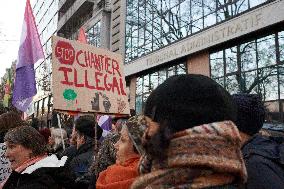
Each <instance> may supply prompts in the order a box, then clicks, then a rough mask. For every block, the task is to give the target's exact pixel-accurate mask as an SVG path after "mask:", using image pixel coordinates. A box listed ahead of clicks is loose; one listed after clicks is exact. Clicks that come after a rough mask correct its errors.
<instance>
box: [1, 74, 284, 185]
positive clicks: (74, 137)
mask: <svg viewBox="0 0 284 189" xmlns="http://www.w3.org/2000/svg"><path fill="white" fill-rule="evenodd" d="M104 118H105V117H104ZM109 118H110V117H109ZM264 121H265V107H264V105H263V103H262V101H261V97H260V96H259V95H256V94H234V95H230V94H229V93H228V92H227V91H226V90H225V89H224V88H223V87H222V86H220V85H219V84H218V83H216V82H215V81H213V80H212V79H210V78H209V77H206V76H202V75H194V74H186V75H178V76H172V77H170V78H168V79H167V80H166V81H165V82H164V83H162V84H161V85H159V86H158V87H157V88H156V89H154V90H153V91H152V93H151V94H150V95H149V97H148V99H147V101H146V103H145V107H144V111H143V114H141V115H134V114H132V115H131V116H130V117H123V118H119V119H114V120H113V122H108V125H107V126H106V125H104V126H103V125H102V124H101V121H100V120H97V119H96V118H95V117H94V116H90V115H83V116H80V117H79V118H77V119H76V120H75V121H74V124H73V128H72V133H71V134H68V132H67V131H66V130H65V129H63V128H43V129H40V130H37V129H36V128H35V127H33V126H31V125H29V124H28V123H27V122H25V121H23V120H21V117H20V116H19V115H17V114H16V113H14V112H8V113H4V114H2V115H0V143H4V144H5V145H6V152H5V157H6V158H7V159H8V160H9V161H10V164H8V165H6V166H8V167H9V168H10V169H11V171H10V172H11V173H9V175H8V176H7V177H6V178H5V179H4V180H3V181H2V182H1V184H0V188H3V189H45V188H46V189H47V188H48V189H63V188H64V189H69V188H70V189H73V188H78V189H81V188H86V189H95V188H97V189H128V188H129V189H130V188H131V189H174V188H178V189H189V188H192V189H198V188H200V189H201V188H202V189H238V188H243V189H284V138H283V137H274V136H269V135H263V134H261V133H260V130H261V128H262V125H263V123H264ZM106 128H108V129H106ZM110 128H111V129H110Z"/></svg>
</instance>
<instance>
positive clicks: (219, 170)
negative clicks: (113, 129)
mask: <svg viewBox="0 0 284 189" xmlns="http://www.w3.org/2000/svg"><path fill="white" fill-rule="evenodd" d="M240 149H241V138H240V134H239V132H238V129H237V127H236V126H235V125H234V123H232V122H231V121H223V122H218V123H211V124H204V125H201V126H196V127H193V128H190V129H187V130H184V131H181V132H177V133H175V134H174V135H173V137H172V139H171V141H170V145H169V147H168V150H167V157H166V158H165V159H164V160H162V161H161V160H159V161H157V160H150V159H151V158H149V157H147V156H143V157H142V158H141V160H140V165H139V169H140V170H141V168H142V169H143V170H144V172H145V170H147V167H149V166H150V167H149V169H148V170H150V172H149V173H146V174H144V175H141V176H140V177H139V178H138V179H136V180H135V181H134V183H133V184H132V187H131V188H132V189H142V188H143V189H144V188H149V189H150V188H151V189H156V188H157V189H158V188H159V189H166V188H192V189H195V188H208V187H214V186H224V185H227V184H230V183H233V182H240V183H241V182H242V183H243V182H245V181H246V177H247V175H246V168H245V164H244V161H243V159H242V154H241V150H240ZM140 172H141V171H140Z"/></svg>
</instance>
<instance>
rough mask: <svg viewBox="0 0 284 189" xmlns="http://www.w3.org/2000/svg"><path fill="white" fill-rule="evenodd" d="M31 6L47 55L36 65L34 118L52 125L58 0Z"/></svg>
mask: <svg viewBox="0 0 284 189" xmlns="http://www.w3.org/2000/svg"><path fill="white" fill-rule="evenodd" d="M31 6H32V7H33V14H34V17H35V21H36V25H37V29H38V33H39V36H40V41H41V44H42V46H43V51H44V55H45V59H44V60H43V61H41V62H37V63H36V64H35V72H36V85H37V95H36V96H35V97H34V116H35V117H38V118H40V119H41V120H42V122H41V123H44V124H50V117H51V111H52V95H51V74H52V73H51V72H52V70H51V53H52V46H51V45H52V41H51V37H52V35H56V33H57V22H58V0H44V1H43V0H36V1H34V4H32V5H31ZM43 126H45V125H43Z"/></svg>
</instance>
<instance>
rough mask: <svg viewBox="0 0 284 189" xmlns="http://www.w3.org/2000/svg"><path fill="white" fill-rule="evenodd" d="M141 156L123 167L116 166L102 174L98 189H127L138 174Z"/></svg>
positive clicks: (130, 160)
mask: <svg viewBox="0 0 284 189" xmlns="http://www.w3.org/2000/svg"><path fill="white" fill-rule="evenodd" d="M139 158H140V156H138V155H137V156H134V157H132V158H130V159H128V160H127V161H126V162H124V164H123V165H119V164H114V165H111V166H109V167H108V168H107V169H106V170H104V171H103V172H101V173H100V175H99V178H98V180H97V183H96V188H97V189H127V188H129V187H130V186H131V184H132V182H133V181H134V179H135V178H136V177H138V176H139V174H138V163H139Z"/></svg>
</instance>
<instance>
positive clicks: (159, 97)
mask: <svg viewBox="0 0 284 189" xmlns="http://www.w3.org/2000/svg"><path fill="white" fill-rule="evenodd" d="M144 114H145V115H146V116H148V117H150V118H151V119H152V120H153V121H155V122H158V123H159V124H166V125H168V126H169V128H170V129H171V130H172V131H173V132H177V131H181V130H184V129H186V128H191V127H194V126H197V125H201V124H205V123H212V122H217V121H224V120H231V121H235V119H236V106H235V104H234V101H233V99H232V97H231V96H230V94H229V93H228V92H227V91H226V90H225V89H224V88H223V87H222V86H220V85H219V84H218V83H216V82H215V81H214V80H212V79H210V78H209V77H206V76H203V75H195V74H187V75H177V76H173V77H170V78H168V79H167V80H166V81H165V82H164V83H162V84H161V85H159V86H158V87H157V88H156V89H155V90H154V91H153V92H152V93H151V94H150V96H149V97H148V99H147V101H146V106H145V109H144Z"/></svg>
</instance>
